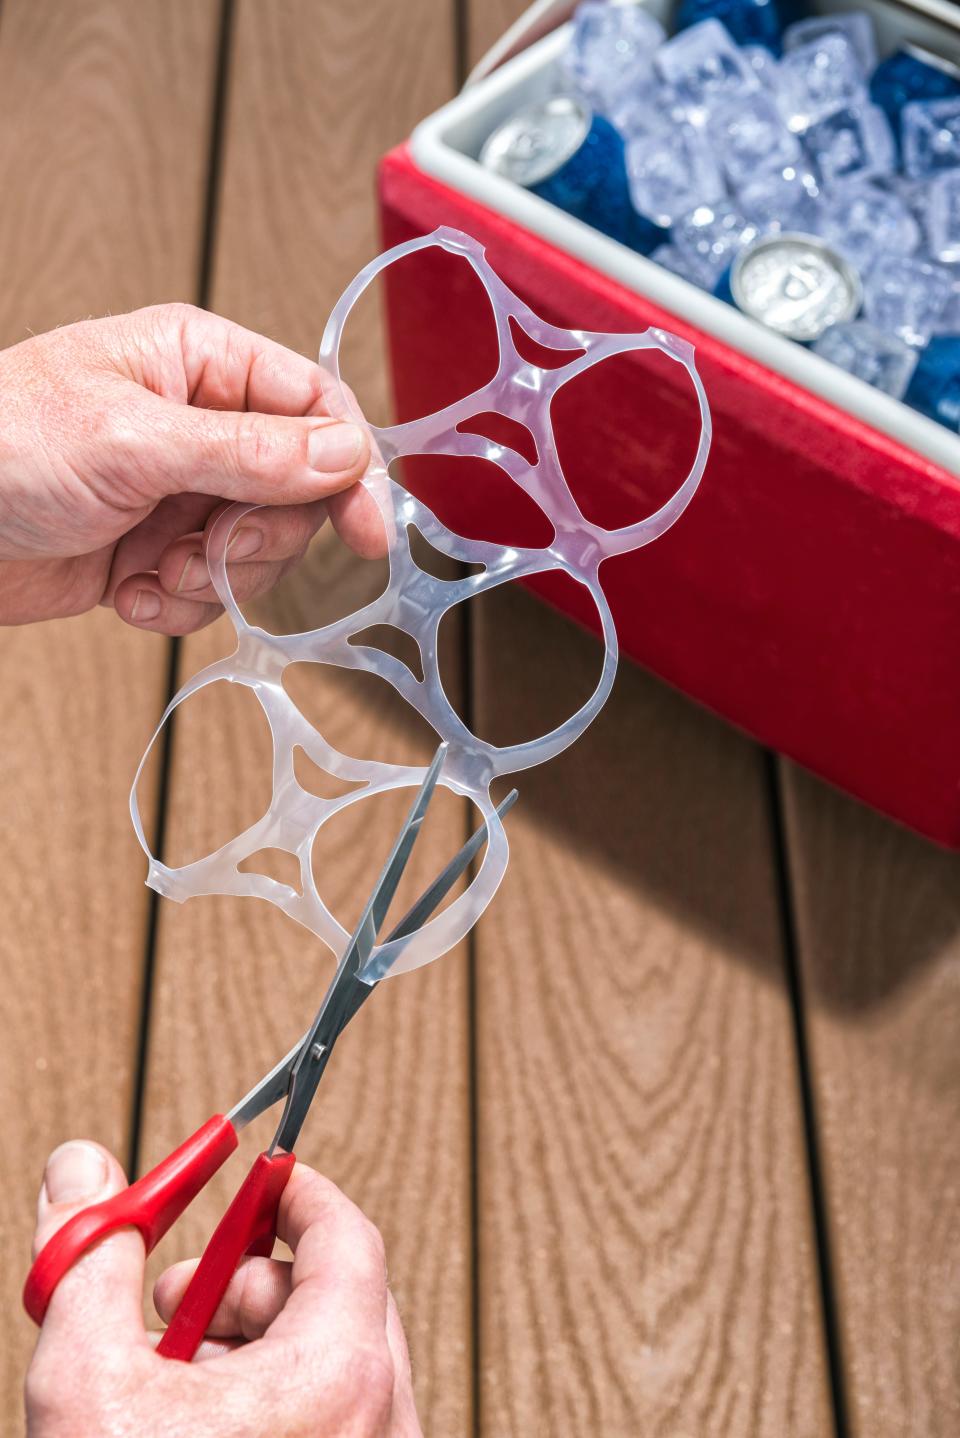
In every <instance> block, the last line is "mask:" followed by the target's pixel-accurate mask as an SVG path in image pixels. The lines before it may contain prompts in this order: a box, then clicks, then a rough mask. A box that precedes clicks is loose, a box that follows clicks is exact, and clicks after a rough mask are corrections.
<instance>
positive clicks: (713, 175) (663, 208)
mask: <svg viewBox="0 0 960 1438" xmlns="http://www.w3.org/2000/svg"><path fill="white" fill-rule="evenodd" d="M626 161H627V177H628V179H629V182H630V193H631V195H632V197H633V203H634V204H635V205H636V207H637V209H638V210H639V211H640V213H641V215H646V216H647V218H648V219H651V220H654V221H655V222H656V224H658V225H664V226H666V225H672V224H673V222H674V220H676V219H678V218H679V217H680V215H685V214H687V213H688V212H689V211H690V210H692V209H693V208H694V206H695V205H697V204H698V203H699V202H701V201H704V202H705V203H710V201H712V200H717V199H719V198H720V197H721V196H722V195H723V194H725V192H726V187H725V185H724V183H723V176H722V175H721V173H720V167H719V166H718V164H717V162H716V160H715V159H714V156H713V151H712V150H711V148H710V146H709V144H708V143H707V140H706V138H705V136H704V135H703V132H702V131H700V130H698V129H696V128H695V127H694V126H693V125H690V124H687V123H686V122H681V123H679V124H675V123H670V124H667V125H664V127H663V128H662V129H661V130H659V131H658V132H656V133H655V134H652V135H643V136H641V137H640V138H639V139H633V140H629V141H628V142H627V148H626Z"/></svg>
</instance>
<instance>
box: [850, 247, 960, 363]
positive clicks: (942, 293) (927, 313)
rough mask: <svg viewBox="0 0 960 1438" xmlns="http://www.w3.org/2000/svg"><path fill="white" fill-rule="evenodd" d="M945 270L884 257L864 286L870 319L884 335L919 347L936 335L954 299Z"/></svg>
mask: <svg viewBox="0 0 960 1438" xmlns="http://www.w3.org/2000/svg"><path fill="white" fill-rule="evenodd" d="M952 288H953V281H952V279H951V277H950V275H949V274H948V273H947V271H946V270H944V269H942V268H941V267H940V266H939V265H935V264H932V263H930V262H929V261H927V260H922V259H917V258H913V257H911V256H907V255H881V257H880V258H879V259H878V260H877V261H876V263H875V264H874V266H873V268H872V269H871V271H870V273H869V275H868V276H867V278H866V281H865V282H864V287H863V307H864V310H865V312H866V315H867V318H868V319H870V320H872V321H873V323H874V324H875V325H876V327H877V329H880V330H883V331H884V333H885V334H891V335H899V337H900V339H902V340H903V341H904V342H905V343H906V344H908V345H913V346H914V347H916V348H920V347H922V346H923V345H925V344H926V343H927V340H928V339H929V338H930V336H931V335H932V334H933V331H934V328H935V327H936V324H937V321H938V320H939V318H940V315H941V314H942V313H943V311H944V309H945V308H946V306H947V303H948V301H949V300H950V297H951V291H952Z"/></svg>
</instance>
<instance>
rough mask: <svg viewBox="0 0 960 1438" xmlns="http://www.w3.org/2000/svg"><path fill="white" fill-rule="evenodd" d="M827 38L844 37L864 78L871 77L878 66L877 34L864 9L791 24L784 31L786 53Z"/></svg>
mask: <svg viewBox="0 0 960 1438" xmlns="http://www.w3.org/2000/svg"><path fill="white" fill-rule="evenodd" d="M825 35H842V36H843V37H844V39H845V40H848V41H849V43H850V44H851V45H852V46H853V49H854V52H855V54H856V57H857V59H858V60H859V61H860V68H861V69H862V71H863V73H864V75H870V74H872V72H873V70H874V68H875V67H876V63H877V32H876V30H875V29H874V24H873V16H872V15H868V14H867V13H866V11H865V10H848V11H846V13H844V14H840V15H812V16H811V17H810V18H809V19H807V20H798V21H797V22H796V23H795V24H793V25H788V26H787V28H786V30H784V32H783V49H784V53H785V54H788V55H789V54H790V52H791V51H792V50H798V49H800V47H801V46H802V45H812V44H815V43H816V42H817V41H818V40H822V39H823V37H824V36H825Z"/></svg>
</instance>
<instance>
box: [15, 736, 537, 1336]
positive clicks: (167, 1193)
mask: <svg viewBox="0 0 960 1438" xmlns="http://www.w3.org/2000/svg"><path fill="white" fill-rule="evenodd" d="M445 754H446V745H445V744H441V745H440V747H439V749H438V750H437V752H436V754H435V755H434V757H433V760H432V762H431V764H430V767H429V769H428V770H427V773H426V776H425V778H424V780H423V783H422V784H421V786H420V789H419V791H418V793H417V796H416V798H415V799H414V802H413V805H412V807H411V809H410V812H409V814H408V815H407V818H406V820H405V822H404V824H403V827H402V828H401V830H400V832H399V834H398V835H397V838H396V840H395V841H394V844H393V848H392V849H391V851H390V855H389V857H388V859H387V861H386V864H385V865H384V868H383V871H382V873H381V875H380V877H379V879H378V880H377V883H376V885H375V886H374V889H373V892H372V893H371V894H370V897H369V898H368V899H367V902H366V904H365V905H364V908H363V912H362V914H361V915H360V919H359V922H358V923H357V927H356V928H355V929H354V931H353V934H352V935H351V937H350V941H349V943H348V944H347V947H346V949H345V950H344V953H343V957H342V958H341V959H340V962H339V964H338V965H337V969H336V972H335V973H334V976H333V978H332V979H331V981H330V984H329V986H328V988H327V991H326V993H325V994H324V996H323V1002H322V1003H321V1005H320V1008H319V1010H318V1011H317V1014H316V1017H315V1018H314V1020H313V1023H312V1024H311V1025H310V1027H309V1029H308V1030H307V1032H306V1033H305V1034H304V1035H303V1037H302V1038H301V1039H300V1040H299V1041H298V1042H297V1043H296V1044H294V1046H293V1048H292V1049H291V1050H290V1052H289V1053H288V1054H286V1055H285V1056H284V1057H283V1058H282V1059H281V1060H280V1062H279V1063H278V1064H276V1065H275V1067H274V1068H272V1069H271V1070H270V1072H269V1073H268V1074H265V1075H264V1077H263V1078H262V1079H261V1080H260V1082H259V1083H258V1084H257V1085H256V1086H255V1087H254V1088H252V1089H251V1090H250V1092H249V1093H248V1094H246V1095H245V1096H244V1097H243V1098H242V1099H241V1100H240V1102H239V1103H238V1104H236V1105H235V1106H234V1107H233V1108H232V1109H231V1110H230V1112H229V1113H227V1114H215V1115H214V1117H213V1118H211V1119H208V1120H207V1122H206V1123H205V1124H203V1125H202V1126H201V1127H200V1128H198V1129H197V1131H196V1133H194V1134H192V1135H191V1137H190V1138H188V1139H187V1140H186V1141H185V1142H184V1143H182V1144H181V1145H180V1147H179V1148H177V1149H174V1151H173V1153H171V1154H169V1155H168V1156H167V1157H166V1158H165V1159H163V1160H162V1161H161V1162H160V1163H158V1164H157V1166H156V1168H153V1169H151V1170H150V1172H149V1173H146V1174H144V1175H143V1177H142V1178H140V1179H138V1180H137V1181H136V1183H133V1184H131V1185H130V1187H129V1188H126V1189H124V1190H123V1192H122V1193H118V1194H115V1195H114V1196H113V1197H112V1198H108V1199H106V1200H104V1202H102V1203H96V1204H93V1205H92V1206H91V1207H89V1208H85V1209H83V1210H81V1212H80V1213H78V1214H75V1215H74V1217H73V1218H71V1219H70V1220H69V1222H67V1223H65V1224H64V1226H63V1227H62V1228H61V1229H59V1230H58V1231H57V1232H56V1233H55V1234H54V1236H53V1237H52V1238H51V1239H50V1241H49V1243H47V1244H46V1245H45V1246H44V1248H43V1249H42V1250H41V1251H40V1253H39V1254H38V1255H37V1258H36V1260H35V1262H34V1264H33V1267H32V1268H31V1270H30V1273H29V1274H28V1276H27V1281H26V1284H25V1286H24V1290H23V1303H24V1307H25V1308H26V1310H27V1313H28V1314H29V1315H30V1317H31V1318H32V1319H33V1320H34V1322H35V1323H38V1324H39V1323H42V1322H43V1319H44V1315H45V1314H46V1311H47V1306H48V1304H49V1302H50V1299H51V1297H52V1296H53V1292H54V1290H55V1288H56V1286H57V1284H58V1283H59V1282H60V1280H61V1278H62V1277H63V1276H64V1274H65V1273H67V1272H68V1270H69V1269H70V1268H71V1267H72V1266H73V1264H74V1263H76V1261H77V1259H78V1258H80V1256H81V1255H82V1254H83V1253H85V1252H86V1250H87V1249H88V1248H90V1247H91V1246H92V1245H93V1244H94V1243H96V1242H97V1241H98V1240H99V1239H101V1238H103V1237H104V1236H105V1235H106V1234H108V1233H113V1232H114V1231H115V1230H116V1229H119V1228H131V1227H132V1228H137V1229H139V1230H140V1233H141V1235H142V1237H143V1241H144V1244H145V1245H146V1251H147V1253H150V1252H151V1251H152V1250H153V1249H154V1248H155V1247H156V1245H157V1244H158V1243H159V1241H160V1239H161V1238H162V1237H163V1235H164V1234H165V1233H166V1232H167V1231H168V1229H169V1228H170V1227H171V1226H172V1225H173V1223H175V1222H176V1220H177V1219H178V1218H179V1217H180V1215H181V1213H183V1211H184V1209H185V1208H187V1206H188V1205H189V1204H190V1203H191V1202H192V1201H193V1199H194V1198H196V1196H197V1194H198V1193H199V1192H200V1190H201V1189H202V1188H204V1186H205V1185H206V1184H207V1183H208V1182H209V1180H210V1179H211V1178H212V1177H213V1175H214V1174H215V1173H216V1172H217V1170H218V1169H219V1168H220V1167H221V1165H222V1164H223V1163H225V1162H226V1160H227V1158H228V1157H229V1156H230V1154H231V1153H232V1152H233V1150H234V1149H235V1148H236V1147H237V1142H238V1139H237V1135H238V1134H239V1132H240V1130H241V1129H243V1128H244V1127H245V1126H246V1125H247V1124H248V1123H250V1122H251V1120H252V1119H255V1118H257V1117H258V1116H259V1115H260V1114H261V1113H264V1112H265V1111H266V1110H267V1109H268V1108H271V1107H272V1106H273V1104H275V1103H279V1102H280V1100H281V1099H283V1100H285V1102H284V1107H283V1112H282V1114H281V1116H280V1122H279V1124H278V1125H277V1131H276V1133H275V1134H274V1136H273V1140H272V1142H271V1143H270V1146H269V1148H267V1149H266V1150H265V1151H264V1152H263V1153H261V1154H259V1155H258V1157H257V1158H256V1159H254V1162H253V1165H252V1166H251V1168H250V1171H249V1173H248V1174H247V1176H246V1178H245V1179H244V1181H243V1183H242V1184H241V1186H240V1188H239V1189H238V1191H237V1194H236V1196H235V1198H234V1199H233V1202H232V1203H231V1204H230V1206H229V1208H228V1209H227V1211H226V1213H225V1214H224V1215H223V1218H222V1219H221V1220H220V1223H219V1224H218V1226H217V1228H216V1229H215V1230H214V1233H213V1236H212V1237H211V1239H210V1241H209V1242H208V1244H207V1246H206V1248H205V1250H204V1252H203V1256H202V1257H201V1259H200V1263H199V1266H198V1267H197V1269H196V1272H195V1273H194V1275H193V1278H192V1279H191V1280H190V1284H189V1286H188V1288H187V1290H186V1292H185V1294H184V1296H183V1298H182V1299H181V1300H180V1305H179V1307H178V1308H177V1311H176V1313H175V1314H174V1316H173V1318H172V1319H171V1321H170V1325H169V1327H168V1328H167V1329H166V1331H165V1333H164V1335H163V1337H162V1338H161V1340H160V1343H159V1345H158V1348H157V1352H158V1353H159V1354H161V1355H162V1356H163V1357H165V1358H179V1359H183V1360H185V1361H189V1360H190V1359H191V1358H192V1357H193V1355H194V1353H195V1352H196V1351H197V1348H198V1347H199V1345H200V1342H201V1340H202V1339H203V1337H204V1334H205V1333H206V1331H207V1328H208V1327H209V1325H210V1321H211V1319H212V1318H213V1315H214V1313H215V1312H216V1310H217V1306H218V1305H219V1303H220V1300H221V1299H222V1297H223V1295H224V1292H225V1291H226V1288H227V1284H228V1283H229V1282H230V1279H231V1277H232V1275H233V1273H234V1271H235V1269H236V1267H237V1264H238V1263H239V1262H240V1259H241V1258H242V1257H243V1256H244V1254H257V1255H260V1256H263V1257H269V1255H270V1254H271V1252H272V1251H273V1243H274V1239H275V1238H276V1222H277V1210H278V1208H279V1206H280V1198H281V1195H282V1194H283V1190H284V1188H285V1187H286V1184H287V1180H288V1179H289V1177H290V1174H291V1172H292V1171H293V1166H294V1163H295V1162H296V1159H295V1156H294V1146H295V1145H296V1142H297V1139H298V1137H299V1134H300V1130H301V1128H302V1127H303V1122H304V1119H305V1118H306V1116H307V1113H308V1112H309V1109H310V1105H311V1103H312V1101H313V1098H314V1095H315V1094H316V1091H317V1085H318V1084H319V1082H320V1079H321V1078H322V1076H323V1073H324V1070H325V1069H326V1066H327V1064H328V1063H329V1061H330V1055H331V1053H332V1051H333V1046H334V1044H335V1043H336V1041H337V1039H338V1038H339V1036H340V1034H341V1033H342V1032H343V1030H344V1028H345V1027H346V1025H347V1024H348V1023H349V1022H350V1020H351V1019H352V1018H353V1016H354V1014H355V1013H356V1012H357V1011H358V1009H359V1008H360V1007H361V1005H362V1004H364V1003H365V1002H366V1000H367V999H368V998H369V997H370V995H371V994H372V993H373V990H374V989H375V988H376V987H377V983H378V982H379V980H377V981H376V982H373V983H367V982H365V981H364V980H363V979H362V978H361V977H360V975H361V974H362V972H363V969H364V966H365V964H366V962H367V960H368V959H369V957H370V955H371V953H372V951H373V948H374V945H375V943H376V940H377V934H378V932H379V930H380V927H381V925H382V924H383V921H384V919H385V918H386V914H387V911H388V909H389V907H390V902H391V900H392V898H393V896H394V894H395V893H396V890H397V885H398V884H399V882H400V877H401V875H402V874H403V871H404V869H405V868H406V865H407V861H408V859H409V858H410V854H411V852H412V851H413V846H414V844H415V843H416V840H417V837H418V835H419V833H420V829H421V827H422V824H423V820H424V817H425V815H426V812H427V808H428V805H429V803H430V799H431V797H432V796H433V792H434V789H435V788H436V784H437V779H438V778H439V775H440V770H441V767H442V765H443V760H444V756H445ZM516 798H517V791H516V790H515V789H514V790H512V791H511V792H510V793H509V794H508V795H507V797H506V798H505V799H504V800H503V802H502V803H501V804H500V805H499V807H498V809H497V813H498V814H499V815H500V816H501V817H502V816H503V815H504V814H505V813H506V812H507V810H508V809H510V808H511V807H512V805H513V803H514V801H515V800H516ZM486 835H487V826H486V824H485V823H484V824H482V825H481V826H480V828H479V829H477V830H476V831H475V832H474V834H472V835H471V837H470V838H469V839H468V840H467V842H466V843H465V844H464V846H463V848H462V849H461V850H460V851H459V853H458V854H456V855H455V856H454V858H453V859H451V861H450V863H449V864H448V865H447V866H446V868H445V869H443V870H442V872H441V873H440V874H438V876H437V877H436V879H434V881H433V883H432V884H431V885H430V886H429V888H427V889H426V890H424V892H423V893H422V894H421V895H420V897H419V899H417V901H416V903H415V904H414V905H413V907H412V908H411V909H410V910H409V912H408V913H406V914H405V915H404V917H403V918H402V919H401V920H400V922H399V923H398V924H397V926H396V928H395V929H394V930H393V931H392V932H391V934H390V935H389V939H390V940H391V941H392V940H394V939H403V938H407V939H409V938H410V937H412V935H413V934H415V933H416V932H417V930H418V929H419V928H420V927H421V926H422V925H423V924H424V923H425V922H426V920H427V919H428V918H429V916H430V914H432V913H433V911H434V910H435V909H436V908H437V907H438V905H439V904H441V903H442V902H443V899H444V898H445V897H446V895H447V894H448V893H449V891H450V889H451V888H452V887H453V885H454V884H455V883H456V881H457V880H458V879H459V878H460V876H461V874H463V873H464V872H465V870H466V869H467V867H468V866H469V864H470V863H471V862H472V860H473V859H474V857H475V856H476V854H477V853H478V852H479V850H480V848H481V847H482V845H483V843H484V841H485V839H486ZM399 952H400V951H398V953H399ZM394 961H395V960H394Z"/></svg>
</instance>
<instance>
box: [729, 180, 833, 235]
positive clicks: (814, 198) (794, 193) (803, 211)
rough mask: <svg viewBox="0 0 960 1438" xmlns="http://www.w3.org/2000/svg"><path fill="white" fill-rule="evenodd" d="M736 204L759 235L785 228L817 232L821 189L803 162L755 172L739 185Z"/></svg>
mask: <svg viewBox="0 0 960 1438" xmlns="http://www.w3.org/2000/svg"><path fill="white" fill-rule="evenodd" d="M737 203H738V204H739V206H740V208H741V210H742V211H743V213H744V214H745V215H746V216H747V218H748V219H749V220H751V221H752V223H753V224H755V225H756V227H757V230H758V231H759V233H760V234H761V235H776V234H781V233H783V232H784V231H788V230H793V231H800V232H801V233H802V234H813V235H815V234H817V233H818V231H819V211H820V208H821V201H820V189H819V186H818V185H817V181H816V179H815V177H814V176H813V174H812V173H811V172H810V170H808V169H806V168H804V167H803V166H802V165H787V166H785V167H784V169H782V170H775V171H773V172H771V173H769V174H766V173H762V174H759V175H756V176H755V177H754V178H753V179H752V180H750V181H749V183H748V184H745V185H741V186H740V188H739V189H738V191H737Z"/></svg>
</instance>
